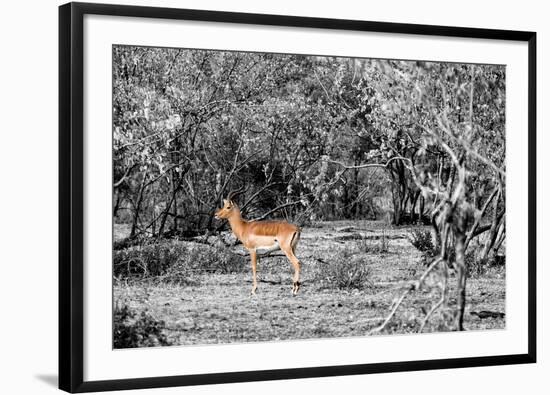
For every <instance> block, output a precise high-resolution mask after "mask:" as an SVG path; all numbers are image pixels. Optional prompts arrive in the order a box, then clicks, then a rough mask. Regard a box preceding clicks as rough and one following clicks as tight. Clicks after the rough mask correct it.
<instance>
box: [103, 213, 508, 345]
mask: <svg viewBox="0 0 550 395" xmlns="http://www.w3.org/2000/svg"><path fill="white" fill-rule="evenodd" d="M409 229H410V228H406V227H400V228H392V227H389V226H388V225H385V224H382V223H380V222H372V221H354V222H349V221H339V222H328V223H323V224H321V226H320V227H315V228H307V227H306V228H305V229H304V231H303V233H302V239H301V241H300V244H299V246H298V250H297V256H298V257H299V258H300V259H301V261H302V267H303V270H302V280H303V285H302V288H301V290H300V293H299V294H298V296H296V297H293V296H292V295H291V288H292V280H291V275H292V271H291V268H290V264H289V263H288V261H287V260H286V258H284V257H279V256H276V257H267V258H262V259H261V260H260V262H259V265H258V268H259V279H260V283H259V288H258V291H257V295H256V296H250V295H249V292H250V289H251V287H252V282H251V275H250V273H249V272H248V271H245V272H243V273H227V274H222V273H211V272H208V271H204V272H200V271H199V272H198V273H197V272H195V276H197V278H198V281H197V282H196V285H194V284H189V285H186V284H181V283H170V282H168V283H164V282H161V283H159V282H154V281H137V282H131V283H125V282H119V283H117V284H116V285H115V288H114V293H115V295H114V296H115V300H125V301H126V303H128V304H129V306H130V307H131V308H132V309H134V310H136V311H138V312H139V311H145V310H146V311H147V312H148V314H149V315H151V316H152V317H153V318H154V319H157V320H159V321H164V322H165V329H164V332H165V334H166V336H167V338H168V340H169V342H170V343H171V344H209V343H231V342H254V341H274V340H290V339H307V338H328V337H337V336H346V337H348V336H364V335H365V334H366V333H367V332H368V331H369V330H370V329H372V328H373V327H375V326H377V325H378V324H380V322H381V320H383V319H384V318H385V316H386V315H387V313H388V311H389V309H390V306H391V304H392V301H393V300H394V299H395V298H396V297H398V296H399V295H400V293H401V289H402V287H403V286H404V285H405V284H406V283H407V281H409V280H412V279H415V278H416V277H418V276H419V275H420V273H421V272H422V271H423V269H424V267H423V266H422V262H421V253H420V252H419V251H417V250H416V249H415V248H414V247H413V246H412V245H411V244H410V242H409V241H408V239H407V234H408V230H409ZM382 234H384V235H385V238H386V239H387V246H385V247H384V249H383V252H373V251H374V250H375V249H362V248H361V245H360V244H358V240H359V241H360V242H362V241H361V240H367V239H368V240H370V241H372V242H373V243H377V242H379V240H380V237H381V235H382ZM374 245H376V244H374ZM239 248H242V247H236V249H239ZM346 257H347V258H346ZM342 258H344V259H349V260H350V262H351V261H357V262H360V264H361V265H363V269H364V270H365V273H366V275H365V277H364V278H363V280H364V283H363V285H362V286H360V287H345V286H344V287H338V286H331V285H330V284H329V286H326V284H325V285H323V284H320V283H319V272H320V271H321V272H322V271H323V268H326V265H339V264H341V259H342ZM196 264H197V267H198V268H199V269H200V267H201V263H200V262H196ZM504 272H505V269H504V268H500V270H492V271H489V272H487V273H486V274H485V275H484V276H478V277H476V278H472V279H470V280H469V283H468V288H467V293H468V305H467V306H466V322H465V327H466V328H467V329H469V330H476V329H501V328H504V326H505V319H504V318H485V319H480V318H479V317H477V316H475V315H471V314H470V312H471V311H483V310H488V311H498V312H504V308H505V278H504ZM343 275H344V276H345V274H343ZM450 280H451V281H450V284H451V288H452V284H453V281H454V279H453V278H451V279H450ZM434 281H435V279H434ZM427 283H428V284H430V280H429V281H427ZM451 296H452V289H451ZM437 297H438V295H437V292H436V291H430V289H429V288H428V289H426V290H424V292H416V293H414V294H411V297H410V298H409V299H407V300H406V301H405V303H403V305H402V307H401V308H400V310H399V311H398V313H397V314H396V316H395V318H394V320H393V321H392V323H391V325H388V327H387V328H386V330H385V331H384V332H382V334H388V333H401V334H402V333H409V332H415V331H417V330H418V327H419V325H420V322H421V320H422V319H423V317H424V316H425V312H426V311H428V310H429V309H430V307H431V304H432V303H434V302H435V301H436V300H437ZM451 300H452V298H451ZM446 314H448V312H446V311H440V312H437V313H436V314H434V315H433V316H432V318H431V319H430V322H429V323H428V325H426V327H425V328H424V332H430V331H441V330H445V326H444V325H441V322H444V319H445V318H446V317H445V315H446Z"/></svg>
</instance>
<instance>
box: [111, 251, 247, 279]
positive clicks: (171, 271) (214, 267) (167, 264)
mask: <svg viewBox="0 0 550 395" xmlns="http://www.w3.org/2000/svg"><path fill="white" fill-rule="evenodd" d="M113 265H114V275H115V276H116V277H117V278H119V279H121V278H134V279H136V278H146V277H159V276H163V277H164V280H165V281H172V282H174V281H176V282H178V283H189V284H194V283H196V281H197V280H196V278H194V275H195V274H197V273H198V272H201V271H208V272H214V273H236V272H242V271H244V270H245V269H246V267H247V265H246V259H245V257H242V256H240V255H236V254H233V253H231V251H229V250H228V249H226V248H217V247H213V246H210V245H207V244H199V243H189V242H181V241H177V240H168V241H166V240H162V241H160V242H156V243H153V244H145V245H141V246H134V247H130V248H126V249H122V250H116V251H114V254H113Z"/></svg>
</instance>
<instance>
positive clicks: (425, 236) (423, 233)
mask: <svg viewBox="0 0 550 395" xmlns="http://www.w3.org/2000/svg"><path fill="white" fill-rule="evenodd" d="M408 239H409V241H410V242H411V244H412V245H413V246H414V248H416V249H417V250H418V251H420V252H421V253H422V263H423V264H424V265H425V266H427V265H429V264H430V263H431V261H432V260H433V258H434V257H435V256H436V255H437V254H438V250H437V247H436V246H435V245H434V243H433V238H432V232H431V231H429V230H423V229H420V228H415V229H412V230H410V231H409V237H408Z"/></svg>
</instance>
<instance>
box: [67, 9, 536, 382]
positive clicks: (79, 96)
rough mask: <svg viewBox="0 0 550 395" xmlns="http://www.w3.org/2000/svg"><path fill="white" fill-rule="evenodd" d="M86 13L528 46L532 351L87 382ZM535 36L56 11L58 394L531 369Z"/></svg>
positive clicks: (253, 17)
mask: <svg viewBox="0 0 550 395" xmlns="http://www.w3.org/2000/svg"><path fill="white" fill-rule="evenodd" d="M86 14H96V15H111V16H122V17H143V18H160V19H174V20H189V21H204V22H224V23H239V24H257V25H269V26H283V27H309V28H324V29H335V30H355V31H364V32H383V33H401V34H414V35H426V36H448V37H462V38H471V39H491V40H511V41H521V42H527V43H528V70H529V76H528V100H529V102H528V108H529V112H528V155H529V158H528V172H529V177H528V202H527V203H528V231H529V235H528V240H529V242H528V248H529V253H528V262H527V264H528V301H529V309H528V352H527V353H525V354H514V355H498V356H481V357H471V358H451V359H437V360H418V361H407V362H391V363H374V364H356V365H345V366H324V367H307V368H296V369H278V370H261V371H252V372H246V371H243V372H228V373H215V374H193V375H182V376H164V377H142V378H133V379H120V380H118V379H117V380H106V381H84V378H83V370H84V363H83V361H84V354H83V313H84V311H83V309H84V304H83V302H84V300H83V286H84V273H83V234H84V226H85V223H84V220H83V199H84V195H83V183H84V180H83V177H84V167H83V165H84V163H83V152H84V138H83V137H84V136H83V96H84V87H83V51H84V36H83V34H84V33H83V18H84V15H86ZM535 287H536V33H535V32H525V31H509V30H492V29H477V28H460V27H449V26H428V25H415V24H401V23H384V22H367V21H358V20H340V19H324V18H309V17H294V16H282V15H265V14H261V15H260V14H248V13H234V12H216V11H202V10H189V9H172V8H158V7H142V6H122V5H109V4H89V3H68V4H65V5H62V6H60V7H59V388H60V389H62V390H65V391H68V392H71V393H73V392H90V391H107V390H123V389H138V388H155V387H170V386H186V385H199V384H217V383H234V382H244V381H263V380H280V379H296V378H310V377H320V376H343V375H355V374H367V373H382V372H401V371H417V370H428V369H449V368H461V367H475V366H491V365H509V364H521V363H534V362H535V361H536V288H535Z"/></svg>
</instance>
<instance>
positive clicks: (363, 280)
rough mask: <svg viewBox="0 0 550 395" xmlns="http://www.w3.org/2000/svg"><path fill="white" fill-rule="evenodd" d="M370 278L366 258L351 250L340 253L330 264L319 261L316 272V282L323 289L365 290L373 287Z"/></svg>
mask: <svg viewBox="0 0 550 395" xmlns="http://www.w3.org/2000/svg"><path fill="white" fill-rule="evenodd" d="M370 276H371V270H370V268H369V267H368V266H367V265H366V263H365V260H364V257H361V256H359V255H358V254H354V253H353V252H352V251H350V250H343V251H338V252H337V253H335V254H334V255H333V256H331V257H330V261H329V262H326V261H319V262H318V265H317V266H316V268H315V271H314V281H315V283H316V284H318V286H319V287H320V288H321V289H323V288H331V289H334V288H336V289H363V288H365V287H367V286H372V282H371V281H370Z"/></svg>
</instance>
